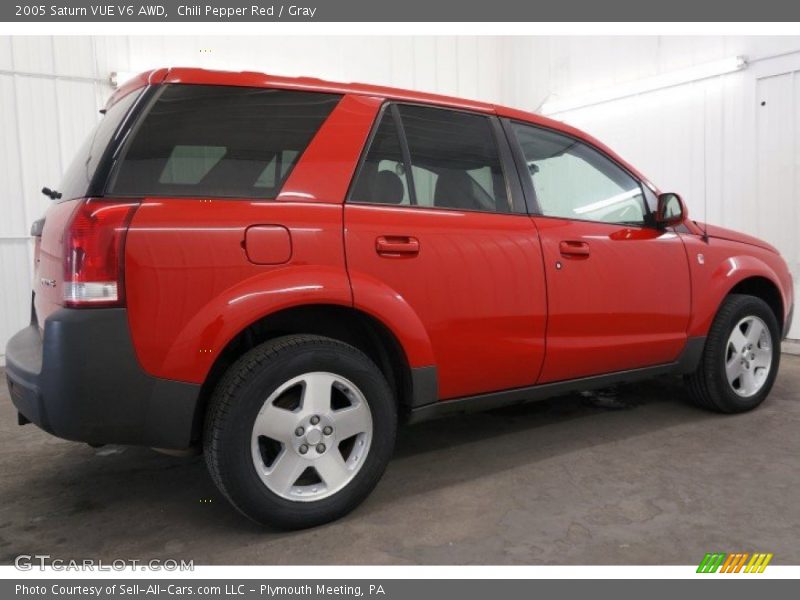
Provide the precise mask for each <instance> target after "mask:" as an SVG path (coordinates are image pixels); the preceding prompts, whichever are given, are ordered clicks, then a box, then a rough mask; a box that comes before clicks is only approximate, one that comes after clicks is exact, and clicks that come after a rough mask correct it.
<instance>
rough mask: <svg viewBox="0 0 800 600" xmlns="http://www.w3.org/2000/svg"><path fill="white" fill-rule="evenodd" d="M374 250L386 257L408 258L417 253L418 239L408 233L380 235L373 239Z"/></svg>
mask: <svg viewBox="0 0 800 600" xmlns="http://www.w3.org/2000/svg"><path fill="white" fill-rule="evenodd" d="M375 251H376V252H377V253H378V254H379V255H380V256H385V257H387V258H410V257H413V256H416V255H417V254H419V240H418V239H417V238H415V237H411V236H410V235H382V236H380V237H379V238H377V239H376V240H375Z"/></svg>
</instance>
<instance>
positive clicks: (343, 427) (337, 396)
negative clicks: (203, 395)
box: [204, 335, 397, 529]
mask: <svg viewBox="0 0 800 600" xmlns="http://www.w3.org/2000/svg"><path fill="white" fill-rule="evenodd" d="M396 423H397V416H396V410H395V403H394V399H393V397H392V393H391V390H390V389H389V386H388V384H387V382H386V379H385V378H384V377H383V375H382V373H381V372H380V370H379V369H378V368H377V367H376V366H375V365H374V364H373V363H372V361H370V360H369V359H368V358H367V357H366V356H365V355H364V354H363V353H361V352H360V351H359V350H357V349H356V348H353V347H352V346H349V345H348V344H344V343H342V342H339V341H337V340H333V339H329V338H323V337H318V336H308V335H297V336H288V337H283V338H278V339H275V340H272V341H270V342H267V343H265V344H262V345H261V346H258V347H256V348H254V349H253V350H251V351H250V352H248V353H247V354H245V355H244V356H243V357H242V358H240V359H239V360H238V361H237V362H236V363H235V364H234V365H232V366H231V368H230V369H229V371H228V373H226V375H225V377H224V378H223V380H222V381H221V382H220V384H219V385H218V386H217V389H216V391H215V393H214V396H213V398H212V400H211V403H210V406H209V412H208V415H207V419H206V430H205V440H204V441H205V453H206V462H207V464H208V467H209V471H210V473H211V476H212V478H213V479H214V482H215V483H216V484H217V486H218V487H219V489H220V491H221V492H222V493H223V494H224V495H225V496H226V497H227V498H228V500H230V502H231V503H232V504H233V505H234V506H235V507H236V508H237V509H238V510H239V511H240V512H242V513H243V514H245V515H246V516H248V517H250V518H251V519H253V520H254V521H257V522H259V523H263V524H269V525H273V526H277V527H281V528H291V529H294V528H302V527H310V526H314V525H319V524H321V523H325V522H327V521H331V520H333V519H336V518H339V517H341V516H343V515H345V514H346V513H348V512H349V511H351V510H352V509H354V508H355V507H356V506H358V504H359V503H360V502H361V501H362V500H363V499H364V498H366V496H367V495H368V494H369V492H370V491H371V490H372V489H373V488H374V486H375V485H376V484H377V482H378V480H379V479H380V477H381V475H382V473H383V471H384V469H385V467H386V464H387V463H388V461H389V458H390V456H391V453H392V449H393V446H394V438H395V429H396Z"/></svg>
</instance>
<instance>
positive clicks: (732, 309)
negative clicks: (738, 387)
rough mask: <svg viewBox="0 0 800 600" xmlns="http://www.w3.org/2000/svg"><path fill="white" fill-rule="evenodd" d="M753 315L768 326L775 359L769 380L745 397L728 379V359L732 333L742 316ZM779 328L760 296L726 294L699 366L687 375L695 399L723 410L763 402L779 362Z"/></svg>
mask: <svg viewBox="0 0 800 600" xmlns="http://www.w3.org/2000/svg"><path fill="white" fill-rule="evenodd" d="M750 316H754V317H758V318H759V319H761V321H763V322H764V323H765V324H766V326H767V329H768V330H769V333H770V336H771V338H772V339H771V342H772V343H771V351H772V362H771V365H770V367H769V373H768V374H767V377H766V380H765V381H764V383H763V385H762V387H761V388H760V389H759V390H758V392H757V393H755V394H754V395H752V396H749V397H743V396H740V395H739V394H737V393H736V392H735V391H734V389H733V388H732V386H731V384H729V383H728V379H727V376H726V373H725V362H726V358H727V356H726V355H727V352H728V338H729V336H730V335H731V333H732V332H733V329H734V327H735V326H736V325H737V324H738V323H739V322H740V321H741V320H742V319H745V318H747V317H750ZM779 331H780V330H779V327H778V320H777V318H776V317H775V314H774V313H773V312H772V309H771V308H770V307H769V305H768V304H767V303H766V302H764V301H763V300H761V299H760V298H756V297H755V296H748V295H743V294H731V295H729V296H728V297H727V298H725V301H724V302H723V303H722V306H721V307H720V309H719V311H718V312H717V315H716V316H715V317H714V322H713V323H712V325H711V329H710V330H709V333H708V337H707V338H706V344H705V348H704V349H703V356H702V358H701V360H700V364H699V365H698V366H697V370H696V371H695V372H694V373H692V374H690V375H687V376H685V378H684V379H685V382H686V385H687V388H688V391H689V397H690V399H691V400H692V402H693V403H694V404H696V405H697V406H699V407H701V408H705V409H707V410H712V411H715V412H721V413H740V412H745V411H748V410H752V409H754V408H755V407H756V406H758V405H759V404H761V403H762V402H763V401H764V399H765V398H766V397H767V396H768V395H769V392H770V390H771V389H772V385H773V383H775V377H776V376H777V374H778V368H779V366H780V357H781V351H780V333H779Z"/></svg>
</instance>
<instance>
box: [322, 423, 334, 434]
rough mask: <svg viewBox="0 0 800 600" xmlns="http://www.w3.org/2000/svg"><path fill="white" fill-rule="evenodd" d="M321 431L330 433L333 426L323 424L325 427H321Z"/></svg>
mask: <svg viewBox="0 0 800 600" xmlns="http://www.w3.org/2000/svg"><path fill="white" fill-rule="evenodd" d="M322 433H324V434H325V435H330V434H332V433H333V427H331V426H330V425H326V426H325V427H324V428H323V429H322Z"/></svg>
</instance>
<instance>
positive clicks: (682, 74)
mask: <svg viewBox="0 0 800 600" xmlns="http://www.w3.org/2000/svg"><path fill="white" fill-rule="evenodd" d="M746 66H747V59H746V58H745V57H744V56H732V57H730V58H725V59H722V60H715V61H714V62H709V63H703V64H701V65H695V66H693V67H689V68H686V69H680V70H678V71H670V72H669V73H663V74H661V75H655V76H654V77H647V78H645V79H637V80H635V81H629V82H627V83H620V84H618V85H615V86H612V87H609V88H604V89H601V90H594V91H591V92H587V93H585V94H579V95H575V96H571V97H569V98H564V99H559V98H552V99H548V100H547V101H546V102H545V103H544V104H542V107H541V109H540V112H541V113H542V114H545V115H552V114H554V113H562V112H566V111H568V110H574V109H576V108H583V107H585V106H593V105H595V104H602V103H603V102H610V101H611V100H619V99H620V98H627V97H629V96H638V95H639V94H646V93H647V92H653V91H655V90H663V89H665V88H670V87H674V86H676V85H683V84H685V83H691V82H692V81H700V80H701V79H708V78H709V77H716V76H717V75H724V74H725V73H732V72H734V71H739V70H741V69H744V68H745V67H746Z"/></svg>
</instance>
